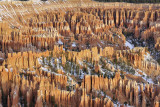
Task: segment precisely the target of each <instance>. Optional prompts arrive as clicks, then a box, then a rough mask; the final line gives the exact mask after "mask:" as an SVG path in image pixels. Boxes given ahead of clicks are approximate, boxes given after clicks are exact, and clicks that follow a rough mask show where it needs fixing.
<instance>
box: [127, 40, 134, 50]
mask: <svg viewBox="0 0 160 107" xmlns="http://www.w3.org/2000/svg"><path fill="white" fill-rule="evenodd" d="M125 46H128V47H129V48H130V49H133V48H134V45H132V44H131V43H129V42H128V41H126V43H125Z"/></svg>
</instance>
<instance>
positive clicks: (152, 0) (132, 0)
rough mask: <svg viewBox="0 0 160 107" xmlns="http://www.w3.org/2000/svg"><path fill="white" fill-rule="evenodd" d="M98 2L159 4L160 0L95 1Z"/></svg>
mask: <svg viewBox="0 0 160 107" xmlns="http://www.w3.org/2000/svg"><path fill="white" fill-rule="evenodd" d="M95 1H99V2H127V3H160V0H95Z"/></svg>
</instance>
